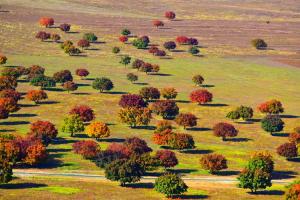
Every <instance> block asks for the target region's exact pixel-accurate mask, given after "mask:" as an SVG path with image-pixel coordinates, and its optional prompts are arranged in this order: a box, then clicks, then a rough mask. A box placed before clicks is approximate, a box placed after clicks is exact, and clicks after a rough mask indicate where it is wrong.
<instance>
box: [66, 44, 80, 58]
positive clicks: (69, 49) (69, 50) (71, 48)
mask: <svg viewBox="0 0 300 200" xmlns="http://www.w3.org/2000/svg"><path fill="white" fill-rule="evenodd" d="M64 51H65V53H66V54H69V55H70V56H74V55H78V54H80V53H81V51H80V50H79V49H78V48H76V47H75V46H73V45H71V46H65V47H64Z"/></svg>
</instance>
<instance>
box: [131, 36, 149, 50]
mask: <svg viewBox="0 0 300 200" xmlns="http://www.w3.org/2000/svg"><path fill="white" fill-rule="evenodd" d="M148 44H149V43H148V42H147V41H146V40H143V39H141V38H138V39H135V40H133V42H132V45H133V46H135V47H136V48H138V49H145V48H147V46H148Z"/></svg>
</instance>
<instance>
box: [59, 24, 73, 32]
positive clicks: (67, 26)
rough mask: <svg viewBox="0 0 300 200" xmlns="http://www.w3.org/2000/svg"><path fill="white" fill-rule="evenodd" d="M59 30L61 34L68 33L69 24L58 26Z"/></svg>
mask: <svg viewBox="0 0 300 200" xmlns="http://www.w3.org/2000/svg"><path fill="white" fill-rule="evenodd" d="M59 28H60V30H62V31H63V32H68V31H70V29H71V25H70V24H61V25H59Z"/></svg>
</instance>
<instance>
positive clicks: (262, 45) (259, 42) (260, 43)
mask: <svg viewBox="0 0 300 200" xmlns="http://www.w3.org/2000/svg"><path fill="white" fill-rule="evenodd" d="M251 43H252V46H253V47H255V48H256V49H266V48H267V47H268V44H267V43H266V42H265V41H264V40H263V39H254V40H252V41H251Z"/></svg>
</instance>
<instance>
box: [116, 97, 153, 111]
mask: <svg viewBox="0 0 300 200" xmlns="http://www.w3.org/2000/svg"><path fill="white" fill-rule="evenodd" d="M119 105H120V106H121V107H123V108H127V107H138V108H140V107H147V103H146V102H145V101H144V99H143V97H142V96H141V95H137V94H124V95H122V96H121V99H120V101H119Z"/></svg>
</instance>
